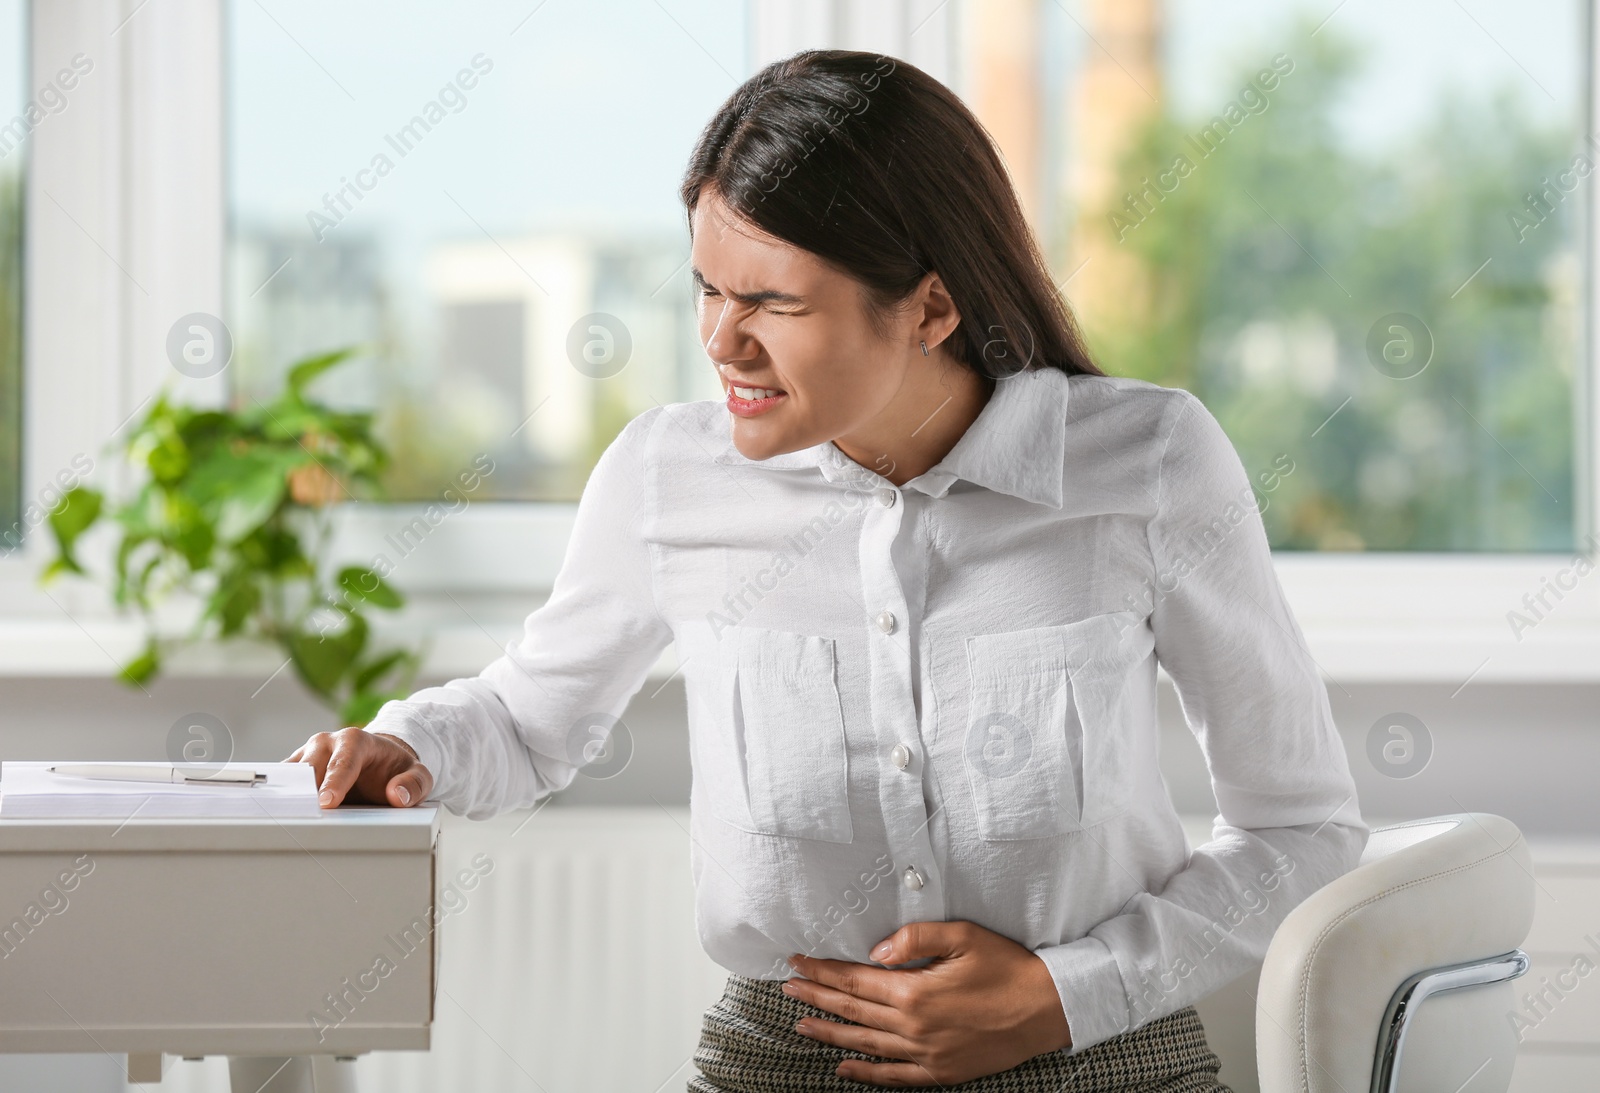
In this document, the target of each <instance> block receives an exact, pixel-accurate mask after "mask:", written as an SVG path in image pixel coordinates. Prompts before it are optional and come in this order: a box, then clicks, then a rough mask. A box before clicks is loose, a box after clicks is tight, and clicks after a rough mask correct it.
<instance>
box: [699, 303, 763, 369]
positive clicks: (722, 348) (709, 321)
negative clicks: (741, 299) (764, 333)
mask: <svg viewBox="0 0 1600 1093" xmlns="http://www.w3.org/2000/svg"><path fill="white" fill-rule="evenodd" d="M739 311H740V309H739V308H738V307H737V305H735V304H734V303H733V301H732V300H727V299H724V300H723V301H722V306H721V307H719V308H717V309H716V310H715V311H714V312H713V311H712V310H711V309H709V308H708V309H706V312H705V313H704V314H703V315H701V317H700V338H701V344H702V345H704V346H705V350H706V356H708V357H710V358H711V361H712V363H713V364H715V365H716V366H717V370H718V371H719V372H722V373H723V374H724V375H726V374H727V368H728V366H729V365H733V366H735V367H737V365H738V363H739V362H740V361H751V360H754V359H756V358H757V357H758V356H760V353H761V343H760V342H758V341H757V340H756V339H755V338H753V337H751V336H750V334H749V332H748V331H746V330H745V329H744V328H743V326H742V325H741V319H742V318H743V316H742V315H741V314H739ZM713 316H714V317H713ZM708 327H709V328H710V329H707V328H708ZM731 379H732V377H729V380H730V382H731Z"/></svg>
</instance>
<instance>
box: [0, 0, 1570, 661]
mask: <svg viewBox="0 0 1600 1093" xmlns="http://www.w3.org/2000/svg"><path fill="white" fill-rule="evenodd" d="M751 4H752V7H751V13H752V34H751V42H750V48H751V56H752V62H753V64H754V65H760V64H763V63H766V62H767V61H769V60H771V59H773V58H776V57H779V56H783V55H785V54H787V53H790V52H792V51H793V50H795V49H799V48H803V47H806V46H837V47H844V48H857V49H879V50H882V51H884V52H888V53H892V54H895V55H898V56H902V57H906V58H908V59H909V60H911V61H912V62H913V63H915V64H917V65H919V66H921V67H923V68H925V69H927V70H928V71H929V72H931V73H932V74H934V75H935V76H938V77H940V78H943V79H949V78H951V76H952V75H953V67H954V65H955V63H956V52H955V49H954V46H953V43H954V42H955V41H956V38H957V35H958V34H959V33H960V19H961V18H963V17H964V11H963V4H962V0H751ZM1593 22H1594V20H1593V19H1592V18H1591V19H1590V20H1589V23H1590V25H1589V27H1588V40H1589V43H1590V56H1591V65H1590V73H1589V79H1588V86H1589V89H1590V90H1589V96H1590V104H1589V106H1590V118H1591V120H1592V119H1593V118H1596V117H1600V109H1596V105H1597V104H1596V102H1595V90H1594V89H1595V86H1596V83H1597V81H1596V80H1595V78H1594V69H1595V64H1594V59H1595V58H1597V57H1600V51H1597V49H1596V44H1595V31H1594V27H1593ZM222 29H223V28H222V4H221V0H165V2H163V3H159V4H152V3H145V2H143V0H118V2H117V3H106V2H105V0H48V2H46V0H35V2H34V5H33V11H32V27H31V56H32V66H31V68H32V72H33V73H34V74H35V75H31V76H30V83H32V84H37V83H38V82H39V77H38V75H37V74H39V73H46V72H53V71H55V70H56V69H57V68H59V67H61V66H62V65H63V64H65V63H66V61H67V60H68V59H69V58H70V57H72V56H73V55H74V54H76V53H78V52H84V53H86V54H87V55H88V56H89V57H91V58H92V59H93V60H94V69H93V72H92V73H91V74H90V76H88V77H86V78H85V79H84V80H83V81H82V83H81V84H80V86H79V87H78V88H77V89H76V92H75V93H74V94H73V95H72V96H71V97H70V101H69V107H68V109H66V110H65V111H63V112H62V113H61V114H59V115H52V116H50V117H49V118H47V119H46V121H45V122H44V123H43V124H41V125H40V126H39V127H38V128H37V129H36V130H35V131H34V132H33V134H32V135H31V136H30V137H29V147H28V150H27V155H28V189H27V198H28V205H27V226H26V228H27V248H28V256H27V265H26V270H27V278H28V280H27V286H26V293H25V296H26V319H25V323H26V326H25V338H26V347H25V366H24V382H25V385H26V401H25V409H24V414H25V420H24V445H25V448H24V451H25V458H24V498H25V503H26V499H29V498H37V497H39V496H40V495H41V492H42V491H44V490H45V489H46V488H47V486H48V484H49V482H50V480H51V478H52V476H53V475H55V474H56V472H57V471H59V470H61V469H62V468H66V467H69V466H70V465H71V462H72V460H73V458H74V456H76V455H78V454H79V453H89V454H91V455H92V456H93V457H94V458H95V460H96V462H97V468H96V471H95V474H94V475H93V480H94V482H95V483H96V484H97V485H100V486H102V487H104V486H106V485H108V484H113V485H114V484H116V483H117V482H118V480H119V476H120V475H122V474H123V473H124V472H122V471H121V470H120V469H119V468H117V467H115V466H110V465H106V466H101V465H99V464H101V463H105V462H107V461H106V460H103V459H102V457H101V453H102V449H103V442H104V439H105V438H107V437H109V436H111V435H112V434H113V432H115V431H116V430H117V429H118V427H119V425H121V424H122V423H124V422H126V421H127V420H128V419H129V418H130V417H131V416H132V415H134V414H136V413H138V412H139V411H140V410H141V409H142V407H143V405H144V404H145V402H146V400H147V399H148V398H149V397H150V395H151V394H153V393H154V392H155V391H156V390H157V389H158V388H159V387H160V386H161V385H163V384H165V383H169V382H170V381H173V380H174V379H175V378H176V377H175V376H174V373H173V371H172V369H171V368H170V366H169V365H168V363H167V361H166V360H165V357H164V353H163V349H162V347H163V344H164V337H165V331H166V328H167V326H168V325H170V323H171V322H172V320H173V319H174V318H175V317H177V316H179V315H182V314H186V313H188V312H193V311H208V312H212V313H215V314H220V313H221V312H222V308H223V282H222V277H223V250H224V245H225V230H226V194H225V168H224V163H225V160H224V154H223V152H224V144H223V139H224V138H223V124H224V118H223V88H224V83H223V78H222V64H223V56H222V54H223V48H224V44H223V34H222ZM1590 128H1591V129H1592V128H1593V126H1592V125H1591V126H1590ZM1584 193H1585V198H1586V204H1585V213H1586V215H1585V219H1584V228H1583V230H1584V231H1585V232H1587V233H1589V235H1590V237H1591V238H1590V240H1589V242H1588V247H1589V251H1590V254H1591V255H1592V254H1593V252H1594V240H1593V233H1594V225H1595V224H1596V223H1597V215H1596V214H1597V211H1600V199H1597V196H1596V195H1597V193H1600V184H1596V183H1591V184H1590V185H1589V186H1588V187H1587V188H1586V190H1585V191H1584ZM1588 265H1589V266H1590V267H1592V266H1593V265H1594V260H1593V258H1592V257H1591V259H1590V261H1589V263H1588ZM1584 294H1585V298H1586V299H1587V300H1588V301H1589V308H1588V310H1587V312H1586V314H1585V316H1584V333H1583V339H1584V348H1585V358H1586V359H1585V361H1584V367H1583V368H1580V369H1579V370H1578V374H1579V377H1580V379H1579V382H1578V385H1577V391H1576V396H1577V397H1576V399H1575V406H1574V413H1575V415H1576V417H1577V422H1578V428H1577V436H1578V437H1579V450H1578V451H1577V452H1576V453H1575V458H1576V459H1577V460H1578V465H1577V469H1578V473H1577V475H1576V478H1577V480H1578V482H1579V497H1578V504H1579V508H1580V512H1579V514H1578V515H1579V526H1580V527H1581V528H1583V529H1585V530H1584V531H1583V532H1582V533H1581V534H1580V539H1582V538H1583V536H1588V537H1589V538H1588V539H1587V543H1588V549H1587V550H1586V551H1585V552H1584V555H1585V557H1586V558H1587V560H1588V562H1589V564H1590V565H1591V566H1600V551H1597V550H1596V548H1595V538H1594V537H1593V531H1594V529H1595V513H1596V512H1597V511H1600V493H1597V482H1600V462H1597V460H1600V455H1597V451H1596V445H1595V441H1594V437H1593V430H1592V424H1593V423H1594V422H1597V421H1600V398H1597V385H1596V384H1595V382H1594V375H1593V371H1594V368H1593V362H1594V361H1595V360H1596V357H1597V353H1596V350H1597V345H1596V324H1595V323H1594V322H1593V321H1592V316H1593V314H1594V313H1595V309H1596V307H1597V306H1600V291H1597V287H1596V278H1595V277H1594V276H1593V273H1592V270H1591V269H1588V268H1586V271H1585V293H1584ZM176 390H178V391H179V392H181V394H182V396H183V397H188V398H193V399H196V400H207V399H211V400H215V399H218V398H220V397H221V394H222V385H221V380H220V378H218V379H215V380H211V381H195V380H184V381H182V385H181V386H178V387H176ZM421 509H422V506H420V505H380V504H363V505H354V506H348V507H347V511H345V512H343V513H341V514H340V517H339V520H340V531H339V533H340V539H339V542H340V546H341V550H342V551H346V552H348V554H349V556H351V557H352V558H354V559H360V558H363V557H367V556H369V555H370V554H372V553H374V552H375V550H376V544H377V542H378V541H379V540H380V539H381V537H382V535H383V533H384V532H385V531H386V530H389V529H393V528H395V527H398V526H400V525H402V524H404V523H407V522H408V521H409V520H410V519H411V518H412V517H413V516H415V515H417V514H418V513H420V511H421ZM575 509H576V506H575V505H572V504H534V503H529V504H504V503H501V504H483V505H476V506H473V507H472V508H470V509H469V510H467V511H466V512H463V513H460V514H458V515H456V516H453V517H452V518H451V519H450V520H448V521H446V522H445V523H444V524H443V525H441V526H440V527H439V528H438V529H437V531H436V532H435V533H433V535H432V536H431V537H430V539H429V541H428V545H427V550H426V551H418V553H417V556H416V558H415V559H414V560H409V559H408V563H407V568H406V569H405V571H404V572H403V573H397V580H398V582H399V583H400V584H402V585H403V586H404V587H405V588H406V589H407V590H408V591H410V592H411V593H412V594H413V598H414V600H415V601H417V604H418V610H417V612H415V613H414V614H415V618H417V619H420V620H422V621H421V622H418V623H416V624H415V625H418V626H419V627H420V628H422V629H425V630H427V631H428V632H429V633H432V634H434V635H435V636H436V637H441V636H442V638H443V640H442V641H441V642H440V643H439V646H440V647H442V649H443V651H442V652H440V651H438V650H437V649H436V652H435V655H434V659H433V660H432V661H431V662H430V666H429V667H430V670H431V671H434V672H443V673H447V674H462V673H469V672H474V671H476V670H477V669H478V668H480V667H481V666H482V665H483V664H484V663H486V662H487V661H488V660H489V659H491V657H492V656H493V654H494V650H493V648H492V647H491V646H489V645H488V644H487V643H486V642H485V640H484V637H483V633H482V626H481V625H480V623H479V622H478V621H477V620H473V621H470V622H468V621H466V620H461V619H460V618H459V614H458V615H457V618H456V619H455V621H449V616H450V611H449V610H448V609H444V610H440V605H441V604H444V603H446V602H452V603H454V602H458V601H457V600H456V597H459V596H474V595H476V596H478V597H479V598H480V601H481V600H482V599H484V598H496V597H498V598H499V599H501V600H502V601H503V602H506V603H509V604H520V605H521V606H522V607H526V606H527V605H528V604H531V603H533V602H537V598H538V597H539V596H541V595H543V594H545V593H547V592H548V589H549V586H550V582H551V580H552V579H553V578H554V576H555V573H556V571H557V569H558V568H559V565H560V562H561V558H562V555H563V553H564V551H565V545H566V542H567V538H568V536H569V533H570V530H571V523H572V518H573V514H574V512H575ZM48 555H49V550H48V534H47V533H43V532H42V529H41V533H38V534H34V535H32V536H30V537H29V540H28V542H27V543H26V545H25V547H24V548H23V549H22V550H20V551H18V552H17V553H16V554H14V555H12V556H10V557H6V558H0V675H8V674H9V675H56V674H63V675H98V674H108V673H110V672H111V671H112V670H113V668H114V666H115V663H116V662H117V660H118V659H119V658H122V657H125V656H127V655H129V654H130V653H131V652H132V651H133V650H134V648H135V647H136V644H137V638H138V635H137V631H136V628H135V627H134V625H133V623H132V622H131V621H129V620H126V619H118V618H116V617H115V616H113V615H112V614H111V613H110V612H109V609H108V606H107V604H106V603H105V598H104V596H103V595H100V594H99V593H98V591H97V590H96V589H94V588H92V587H87V586H86V585H85V584H84V583H83V582H64V583H60V584H58V585H56V586H54V587H53V588H51V589H50V590H48V591H44V590H41V589H39V588H38V587H37V584H36V575H37V573H38V571H39V569H40V567H41V566H42V565H43V564H44V562H45V560H46V559H47V557H48ZM1574 560H1575V557H1569V556H1566V555H1559V554H1532V555H1517V554H1506V555H1482V554H1480V555H1448V554H1411V553H1378V552H1374V553H1365V554H1349V555H1337V554H1300V553H1288V552H1283V553H1279V554H1278V555H1277V556H1276V564H1277V568H1278V571H1279V574H1280V576H1281V578H1282V581H1283V584H1284V587H1285V589H1286V591H1287V593H1288V596H1289V599H1290V601H1291V603H1292V605H1293V607H1294V609H1295V612H1296V615H1297V618H1298V619H1299V622H1300V624H1301V628H1302V629H1303V630H1304V632H1305V634H1306V638H1307V641H1308V643H1309V645H1310V648H1311V651H1312V654H1313V655H1314V656H1315V657H1316V658H1317V661H1318V663H1319V664H1320V665H1321V666H1322V668H1323V670H1324V672H1325V674H1326V675H1327V677H1328V679H1329V682H1330V685H1334V684H1337V685H1339V686H1341V687H1342V686H1343V685H1344V684H1345V683H1350V682H1371V681H1386V680H1394V681H1411V682H1435V683H1453V684H1457V685H1461V686H1464V685H1465V684H1466V682H1467V681H1469V680H1476V681H1491V680H1497V681H1542V680H1549V681H1556V680H1564V681H1594V680H1600V575H1591V576H1588V577H1586V578H1585V579H1583V580H1582V581H1580V582H1579V584H1578V586H1577V588H1576V589H1575V590H1573V591H1571V592H1569V593H1566V594H1565V595H1564V596H1563V598H1562V599H1561V600H1560V602H1559V604H1557V605H1556V608H1555V609H1554V610H1553V611H1551V612H1549V617H1548V618H1547V619H1544V620H1543V621H1541V622H1540V623H1539V624H1538V625H1537V626H1536V627H1534V628H1533V629H1532V630H1529V631H1527V632H1526V633H1525V634H1523V635H1522V639H1521V640H1517V638H1516V637H1515V636H1514V635H1513V632H1512V630H1511V627H1510V623H1509V621H1508V617H1507V613H1508V612H1510V611H1512V610H1519V609H1522V598H1523V596H1524V595H1525V594H1530V593H1532V594H1537V593H1538V592H1539V591H1540V590H1541V588H1543V587H1544V583H1543V582H1544V581H1546V580H1554V579H1555V578H1556V577H1557V576H1558V575H1559V574H1560V573H1561V572H1562V571H1570V569H1571V567H1572V564H1573V562H1574ZM499 621H500V622H501V623H504V621H505V620H499ZM1285 640H1289V638H1288V636H1287V635H1286V637H1285ZM195 663H198V664H200V665H201V667H198V668H195V669H194V670H196V671H230V670H235V669H238V670H245V671H254V670H257V669H258V668H259V666H260V665H261V664H263V663H267V661H265V660H263V659H262V658H261V657H260V656H247V655H241V656H239V657H235V656H233V655H231V654H226V655H221V656H212V657H211V658H210V659H204V658H202V659H201V660H199V661H196V662H195ZM1457 690H1459V686H1458V687H1457Z"/></svg>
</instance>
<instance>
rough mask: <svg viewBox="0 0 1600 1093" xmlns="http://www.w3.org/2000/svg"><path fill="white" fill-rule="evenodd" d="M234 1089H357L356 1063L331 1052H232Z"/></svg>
mask: <svg viewBox="0 0 1600 1093" xmlns="http://www.w3.org/2000/svg"><path fill="white" fill-rule="evenodd" d="M228 1084H229V1086H230V1087H231V1089H232V1093H356V1071H355V1065H354V1064H353V1063H350V1062H344V1061H342V1060H339V1059H335V1058H333V1057H331V1056H328V1055H288V1056H285V1055H230V1056H228Z"/></svg>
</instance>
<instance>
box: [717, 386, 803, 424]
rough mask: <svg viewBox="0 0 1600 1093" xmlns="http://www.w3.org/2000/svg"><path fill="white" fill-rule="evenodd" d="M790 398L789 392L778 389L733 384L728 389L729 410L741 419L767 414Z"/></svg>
mask: <svg viewBox="0 0 1600 1093" xmlns="http://www.w3.org/2000/svg"><path fill="white" fill-rule="evenodd" d="M788 397H789V396H788V392H786V391H783V390H780V389H779V388H776V387H746V386H744V385H743V384H731V385H729V387H728V410H729V411H730V412H731V413H735V414H738V415H739V416H740V417H754V416H756V415H757V414H764V413H766V412H767V411H768V410H770V409H772V408H773V407H774V406H776V405H777V404H778V403H780V402H782V401H783V400H784V399H786V398H788Z"/></svg>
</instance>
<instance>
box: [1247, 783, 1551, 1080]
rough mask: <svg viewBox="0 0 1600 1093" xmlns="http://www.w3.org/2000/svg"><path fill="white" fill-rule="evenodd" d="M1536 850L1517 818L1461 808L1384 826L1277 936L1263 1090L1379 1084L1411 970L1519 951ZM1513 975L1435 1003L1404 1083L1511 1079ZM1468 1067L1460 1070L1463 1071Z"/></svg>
mask: <svg viewBox="0 0 1600 1093" xmlns="http://www.w3.org/2000/svg"><path fill="white" fill-rule="evenodd" d="M1533 895H1534V879H1533V863H1532V859H1531V856H1530V854H1529V852H1528V845H1527V843H1526V841H1525V840H1524V839H1523V838H1522V832H1521V831H1519V830H1518V829H1517V827H1516V825H1515V824H1513V823H1512V822H1511V821H1510V820H1507V819H1505V818H1503V817H1500V816H1493V815H1489V814H1487V813H1459V814H1455V815H1449V816H1437V817H1433V818H1431V819H1427V820H1418V821H1415V822H1413V823H1407V824H1400V825H1397V826H1394V827H1389V828H1382V829H1379V830H1376V831H1374V832H1372V834H1371V835H1370V836H1369V838H1368V842H1367V848H1366V850H1365V852H1364V853H1363V854H1362V857H1361V862H1360V864H1359V865H1358V866H1357V867H1356V868H1355V869H1353V870H1351V871H1350V872H1349V873H1347V874H1345V875H1344V876H1342V877H1340V878H1338V879H1337V880H1335V881H1333V882H1332V883H1331V884H1328V885H1327V886H1325V887H1323V888H1322V889H1320V890H1318V891H1317V892H1315V893H1313V894H1312V895H1311V896H1310V897H1309V898H1307V899H1306V900H1305V901H1304V902H1303V903H1301V904H1300V905H1299V906H1298V907H1296V908H1295V909H1294V910H1293V911H1292V912H1290V914H1289V915H1288V916H1287V917H1286V918H1285V919H1284V922H1283V924H1282V925H1281V926H1280V927H1279V928H1278V931H1277V933H1276V934H1275V935H1273V939H1272V944H1271V946H1270V947H1269V948H1268V950H1267V956H1266V960H1265V962H1264V963H1263V965H1262V969H1261V980H1260V990H1259V993H1258V994H1257V996H1256V1063H1257V1067H1258V1070H1259V1073H1260V1079H1261V1089H1262V1093H1289V1091H1291V1090H1293V1091H1294V1093H1367V1091H1368V1090H1370V1089H1371V1088H1372V1078H1373V1061H1374V1056H1375V1053H1376V1050H1377V1045H1378V1038H1379V1030H1380V1027H1381V1026H1382V1025H1383V1024H1384V1019H1385V1016H1386V1010H1387V1009H1388V1006H1389V1002H1390V999H1391V998H1392V997H1393V996H1394V995H1395V992H1396V991H1397V990H1398V989H1399V988H1400V986H1401V985H1402V984H1403V983H1404V982H1405V981H1406V980H1407V979H1409V978H1410V977H1412V976H1413V975H1415V974H1417V973H1419V972H1425V971H1431V970H1433V969H1437V968H1443V967H1448V966H1451V965H1456V964H1461V963H1465V962H1469V961H1478V960H1484V959H1486V958H1489V957H1495V956H1499V955H1501V954H1504V953H1506V952H1508V951H1511V950H1514V949H1516V948H1517V946H1519V945H1521V944H1522V942H1523V940H1524V939H1525V938H1526V937H1527V936H1528V930H1529V928H1530V927H1531V926H1532V924H1533ZM1513 1009H1514V1006H1513V1003H1512V984H1511V983H1510V982H1502V983H1498V984H1494V985H1490V986H1481V987H1469V988H1465V989H1461V990H1457V991H1452V992H1450V993H1446V994H1439V995H1436V996H1434V997H1432V998H1430V999H1427V1000H1426V1001H1424V1002H1422V1003H1421V1004H1420V1005H1419V1006H1418V1007H1417V1008H1416V1012H1415V1013H1414V1014H1413V1020H1412V1024H1411V1029H1410V1031H1409V1032H1408V1034H1407V1039H1406V1045H1405V1051H1404V1055H1403V1058H1402V1060H1401V1065H1400V1074H1401V1082H1400V1088H1401V1089H1402V1090H1406V1091H1409V1090H1433V1089H1441V1088H1442V1089H1445V1090H1447V1091H1448V1090H1453V1089H1457V1088H1459V1087H1460V1086H1462V1085H1465V1084H1466V1083H1467V1082H1468V1080H1469V1079H1471V1080H1472V1085H1471V1089H1472V1090H1473V1091H1474V1093H1478V1091H1487V1090H1494V1089H1500V1090H1504V1089H1505V1088H1506V1087H1507V1085H1509V1083H1510V1077H1511V1068H1512V1066H1513V1065H1514V1063H1515V1055H1516V1043H1517V1037H1516V1033H1515V1031H1514V1029H1513V1028H1512V1025H1511V1022H1510V1021H1509V1019H1508V1018H1507V1014H1509V1013H1510V1012H1512V1010H1513ZM1458 1071H1459V1074H1458V1073H1457V1072H1458Z"/></svg>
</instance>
